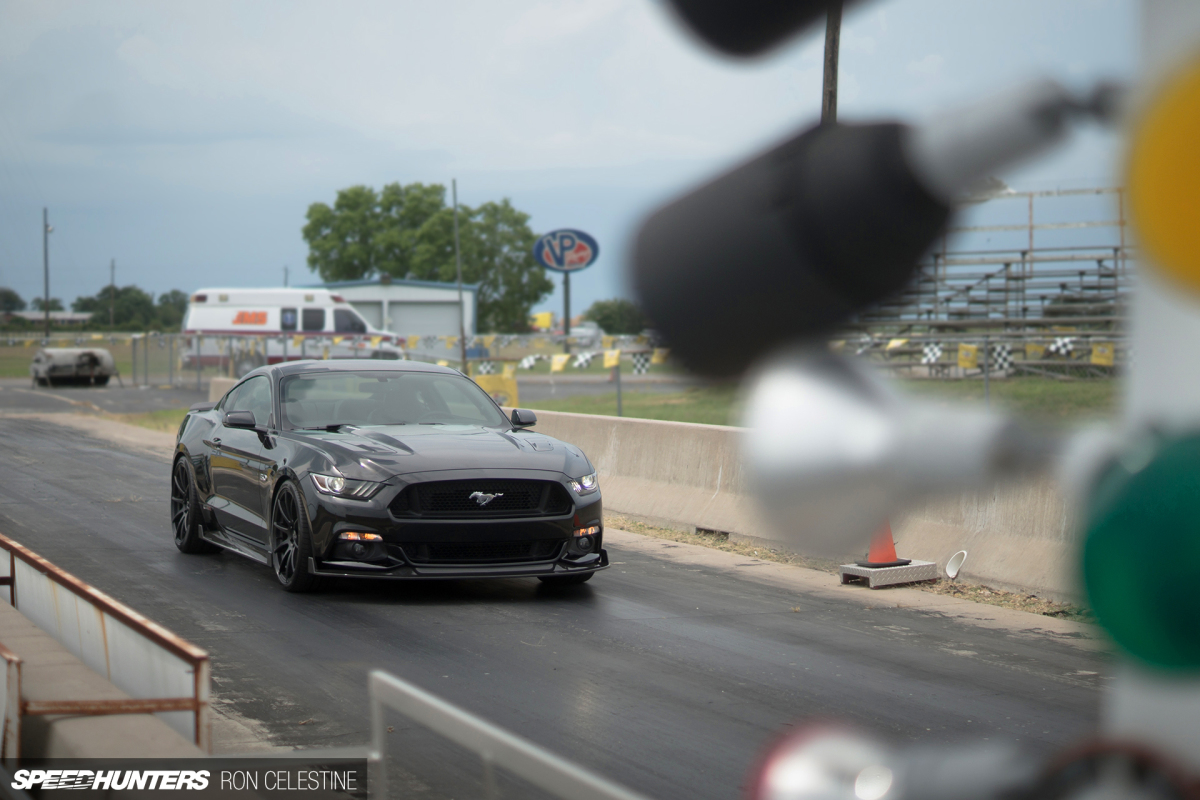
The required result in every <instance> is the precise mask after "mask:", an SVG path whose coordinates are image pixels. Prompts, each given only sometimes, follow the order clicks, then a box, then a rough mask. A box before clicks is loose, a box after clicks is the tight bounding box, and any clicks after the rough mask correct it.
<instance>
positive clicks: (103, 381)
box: [92, 375, 109, 386]
mask: <svg viewBox="0 0 1200 800" xmlns="http://www.w3.org/2000/svg"><path fill="white" fill-rule="evenodd" d="M108 378H109V376H108V375H97V376H96V377H95V378H93V379H92V383H94V384H96V385H97V386H108Z"/></svg>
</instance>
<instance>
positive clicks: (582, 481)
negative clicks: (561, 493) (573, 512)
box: [571, 472, 600, 494]
mask: <svg viewBox="0 0 1200 800" xmlns="http://www.w3.org/2000/svg"><path fill="white" fill-rule="evenodd" d="M599 488H600V482H599V481H598V480H597V479H596V473H594V472H592V473H589V474H587V475H584V476H583V477H582V478H577V479H575V480H573V481H571V489H573V490H574V491H575V494H588V493H589V492H594V491H596V490H597V489H599Z"/></svg>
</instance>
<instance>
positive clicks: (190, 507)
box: [171, 458, 219, 555]
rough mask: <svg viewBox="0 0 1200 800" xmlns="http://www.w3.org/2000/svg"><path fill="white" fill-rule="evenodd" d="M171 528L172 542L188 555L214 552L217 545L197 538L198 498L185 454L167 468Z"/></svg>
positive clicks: (198, 523)
mask: <svg viewBox="0 0 1200 800" xmlns="http://www.w3.org/2000/svg"><path fill="white" fill-rule="evenodd" d="M171 529H172V531H174V533H175V546H176V547H178V548H179V552H181V553H187V554H189V555H199V554H201V553H215V552H216V551H217V550H218V549H219V548H218V547H216V546H215V545H211V544H209V543H208V542H206V541H204V540H203V539H201V538H200V500H199V498H198V497H197V496H196V480H195V478H194V477H193V476H192V468H191V465H190V464H189V462H188V460H187V459H186V458H178V459H176V460H175V467H174V468H173V469H172V470H171Z"/></svg>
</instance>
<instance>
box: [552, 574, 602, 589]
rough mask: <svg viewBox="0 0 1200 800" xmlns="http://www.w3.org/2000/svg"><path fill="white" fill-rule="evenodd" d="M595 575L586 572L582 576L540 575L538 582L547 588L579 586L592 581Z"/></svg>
mask: <svg viewBox="0 0 1200 800" xmlns="http://www.w3.org/2000/svg"><path fill="white" fill-rule="evenodd" d="M595 574H596V573H594V572H585V573H583V574H582V575H539V576H538V580H539V581H541V582H542V583H544V584H546V585H547V586H578V585H579V584H581V583H587V582H588V581H590V580H591V579H592V576H593V575H595Z"/></svg>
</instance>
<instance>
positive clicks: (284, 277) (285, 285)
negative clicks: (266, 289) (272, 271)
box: [283, 264, 288, 289]
mask: <svg viewBox="0 0 1200 800" xmlns="http://www.w3.org/2000/svg"><path fill="white" fill-rule="evenodd" d="M287 278H288V274H287V264H284V265H283V286H284V288H285V289H286V288H287Z"/></svg>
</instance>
